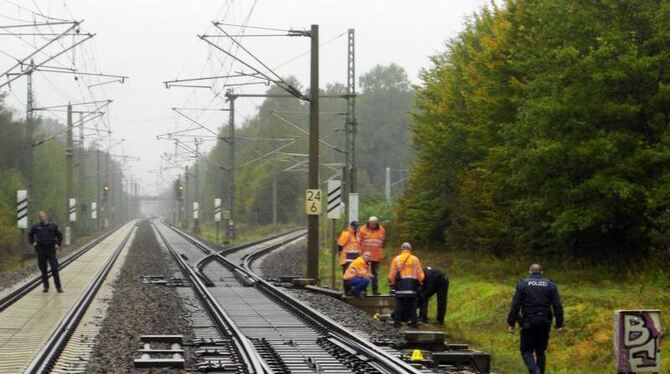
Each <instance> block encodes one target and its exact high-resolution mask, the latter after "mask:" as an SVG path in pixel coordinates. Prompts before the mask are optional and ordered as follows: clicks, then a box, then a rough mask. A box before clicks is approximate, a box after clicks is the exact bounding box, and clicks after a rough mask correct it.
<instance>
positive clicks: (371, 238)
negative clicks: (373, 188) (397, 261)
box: [358, 216, 386, 295]
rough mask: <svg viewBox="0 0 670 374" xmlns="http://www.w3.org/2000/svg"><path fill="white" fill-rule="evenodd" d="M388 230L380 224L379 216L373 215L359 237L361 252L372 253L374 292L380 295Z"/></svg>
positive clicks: (371, 266)
mask: <svg viewBox="0 0 670 374" xmlns="http://www.w3.org/2000/svg"><path fill="white" fill-rule="evenodd" d="M385 238H386V230H385V229H384V226H382V225H380V224H379V218H377V217H375V216H372V217H370V219H369V220H368V223H366V224H365V225H363V227H361V232H360V233H359V234H358V239H359V240H360V242H361V253H366V252H369V253H370V270H371V271H372V293H373V294H374V295H379V263H380V262H381V261H382V260H383V259H384V239H385Z"/></svg>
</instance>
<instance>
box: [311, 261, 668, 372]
mask: <svg viewBox="0 0 670 374" xmlns="http://www.w3.org/2000/svg"><path fill="white" fill-rule="evenodd" d="M329 254H330V251H329V250H325V249H324V250H322V251H321V266H320V274H321V283H322V284H323V285H330V279H331V277H330V274H331V270H330V269H331V268H330V266H331V265H330V264H331V262H330V255H329ZM391 254H392V253H390V252H389V251H388V250H387V259H386V261H387V262H388V261H389V260H390V257H391ZM417 255H418V256H419V258H420V259H421V261H422V263H424V264H427V265H431V266H435V267H437V268H440V269H443V270H447V273H448V275H449V280H450V288H449V305H448V310H447V318H446V322H445V328H444V329H445V332H446V334H447V336H448V338H449V340H451V341H455V342H467V343H469V344H471V345H472V346H473V347H475V348H477V349H480V350H483V351H486V352H489V353H491V354H492V356H493V366H494V368H495V369H496V371H498V372H500V373H504V374H517V373H524V372H526V371H525V367H524V366H523V363H522V361H521V358H520V356H519V352H518V345H519V341H518V339H519V334H518V332H517V333H515V334H513V335H511V334H509V333H508V332H507V330H506V328H507V327H506V322H505V320H506V317H507V313H508V311H509V306H510V302H511V300H512V295H513V293H514V286H515V284H516V282H517V281H518V280H520V279H521V278H523V277H525V276H526V274H527V267H528V265H529V264H530V262H529V261H525V260H514V261H513V260H499V259H496V258H494V257H493V256H491V255H489V254H485V253H476V254H473V253H464V252H449V253H447V252H446V251H445V250H441V251H438V250H422V251H421V250H420V251H418V252H417ZM387 271H388V267H387V266H383V267H382V269H381V270H380V273H381V275H382V276H381V277H380V278H382V279H380V287H381V289H382V290H383V291H387V290H388V288H387V281H386V279H385V278H386V274H387ZM545 274H546V276H547V277H549V278H551V279H553V280H555V281H556V282H557V283H558V286H559V291H560V293H561V298H562V301H563V306H564V308H565V326H566V329H565V330H564V331H563V332H562V333H560V334H558V333H555V332H552V336H551V340H550V344H549V352H548V366H547V372H548V373H552V374H567V373H570V374H579V373H585V374H586V373H589V374H591V373H613V372H616V371H615V369H614V360H613V358H612V357H613V341H612V339H613V323H614V320H613V318H614V317H613V312H614V311H615V310H616V309H660V310H661V319H662V324H663V327H665V329H666V330H667V326H668V323H669V322H670V316H669V315H668V312H670V310H669V306H670V287H669V286H668V282H670V277H669V276H668V274H666V273H664V272H663V271H661V270H658V269H657V270H651V271H650V270H646V271H638V272H636V271H634V270H630V271H629V272H626V273H614V272H613V271H612V270H611V269H607V268H588V267H584V268H582V267H576V266H573V267H565V266H564V268H563V269H560V270H556V269H551V268H547V269H546V271H545ZM336 276H337V278H338V281H337V284H338V286H340V285H341V275H340V271H339V268H338V270H337V271H336ZM434 316H435V301H434V300H432V302H431V305H430V310H429V318H431V319H432V318H434ZM662 367H663V368H664V370H667V369H668V368H670V355H668V354H664V355H662Z"/></svg>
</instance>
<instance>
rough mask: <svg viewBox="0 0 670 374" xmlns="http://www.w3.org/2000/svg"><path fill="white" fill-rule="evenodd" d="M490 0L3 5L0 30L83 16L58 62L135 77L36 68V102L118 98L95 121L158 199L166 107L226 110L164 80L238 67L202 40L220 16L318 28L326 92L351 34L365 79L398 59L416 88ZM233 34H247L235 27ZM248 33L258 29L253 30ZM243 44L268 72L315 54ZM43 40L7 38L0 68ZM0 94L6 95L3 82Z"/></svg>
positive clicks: (0, 42)
mask: <svg viewBox="0 0 670 374" xmlns="http://www.w3.org/2000/svg"><path fill="white" fill-rule="evenodd" d="M488 3H489V1H487V0H418V1H400V0H337V1H335V0H328V1H326V0H282V1H279V0H257V1H254V0H190V1H186V0H180V1H177V0H132V1H131V0H0V24H2V25H8V24H16V23H19V22H20V21H19V20H40V19H41V18H40V16H36V15H35V14H33V12H38V13H42V14H45V15H48V16H51V17H57V18H65V19H73V18H74V19H78V20H84V21H85V22H84V23H83V24H82V31H85V32H91V33H96V36H95V37H94V38H93V39H91V40H90V41H88V42H86V43H84V44H82V46H81V47H78V48H77V49H76V51H75V52H68V53H67V54H65V55H63V56H61V57H60V58H59V59H58V61H54V62H52V63H51V65H57V66H72V65H73V64H74V65H76V66H77V68H78V69H79V70H80V71H100V72H104V73H109V74H120V75H127V76H129V77H130V79H129V80H128V81H126V82H125V84H108V85H103V86H97V87H92V88H90V89H87V87H86V86H87V85H88V84H93V83H97V82H101V81H104V80H98V79H94V78H91V79H88V78H86V79H84V78H83V79H82V80H80V81H77V82H75V81H74V79H73V77H72V76H69V75H64V74H53V73H51V74H50V73H37V74H35V76H34V83H33V85H34V93H35V100H36V103H37V106H51V105H59V104H64V103H66V102H67V101H71V102H80V101H82V100H90V99H91V98H93V99H103V98H110V99H113V100H114V102H113V103H112V105H111V107H110V108H109V109H108V110H107V114H106V117H105V118H104V119H103V120H101V121H100V122H98V123H96V124H95V126H98V127H104V126H111V129H112V131H113V132H114V133H113V134H112V137H113V138H115V139H119V138H124V139H126V141H125V142H124V143H123V144H121V145H119V146H118V147H117V148H114V152H113V153H115V154H127V155H132V156H137V157H140V158H141V160H140V161H139V162H132V163H129V165H130V169H129V172H130V174H131V175H132V176H133V177H134V178H136V179H137V180H139V182H140V183H141V186H142V191H143V193H149V194H151V193H156V192H157V191H158V190H161V189H163V188H164V187H165V183H167V181H168V180H169V178H171V177H172V176H173V175H174V174H176V171H173V172H166V173H164V174H163V179H158V178H157V176H158V174H156V173H155V172H153V171H154V170H156V169H158V168H159V167H160V166H161V165H166V164H165V163H164V162H162V161H161V158H160V156H161V155H162V154H163V153H164V152H170V151H173V150H174V146H173V145H171V144H170V143H168V142H167V141H165V140H157V139H156V135H157V134H160V133H165V132H167V131H173V130H177V129H183V128H186V126H188V123H187V122H186V121H184V120H182V119H181V118H180V117H179V116H178V115H176V114H175V113H174V112H172V111H171V109H170V108H172V107H210V108H215V107H221V106H222V105H224V104H223V101H222V98H221V97H218V98H214V93H215V90H208V89H187V88H171V89H169V90H168V89H165V87H164V85H163V83H162V82H163V81H165V80H170V79H175V78H190V77H200V76H207V75H218V74H223V73H224V72H227V71H229V70H231V69H232V70H237V69H239V68H240V65H231V59H230V58H226V57H225V55H224V54H223V53H221V52H218V51H215V50H214V49H213V48H211V47H208V46H207V44H206V43H205V42H203V41H201V40H199V39H198V37H197V35H198V34H203V33H215V32H216V31H217V30H216V29H215V28H214V27H213V26H212V23H211V22H212V21H213V20H219V21H222V22H227V23H231V24H242V23H245V22H246V23H247V25H249V26H264V27H273V28H280V29H289V28H293V29H307V28H309V25H310V24H319V25H320V34H321V42H322V43H324V42H327V43H325V45H323V46H322V48H321V51H320V54H321V63H320V69H321V72H320V76H321V81H320V85H321V86H322V87H325V85H326V84H328V83H334V82H344V81H345V79H346V37H345V35H344V34H343V33H345V32H346V30H347V29H348V28H354V29H355V30H356V70H357V75H359V76H360V75H361V74H362V73H365V72H366V71H368V70H369V69H371V68H372V67H373V66H375V65H377V64H389V63H397V64H399V65H400V66H402V67H403V68H405V70H406V71H407V73H408V76H409V78H410V80H411V81H412V82H413V83H418V74H419V71H420V70H421V69H422V68H424V67H427V66H429V59H428V57H429V56H430V55H432V54H435V53H436V52H439V51H442V50H444V43H445V41H446V40H448V39H449V38H450V37H453V36H455V35H456V33H458V32H459V31H460V30H461V29H462V28H463V25H464V22H465V21H466V19H467V18H468V17H470V16H471V15H472V14H473V13H474V12H476V11H478V10H479V9H481V7H482V6H484V5H486V4H488ZM57 30H60V29H57ZM227 30H228V31H231V32H237V31H239V29H238V28H235V27H232V28H229V29H227ZM43 31H46V30H43ZM246 32H247V33H252V32H259V31H258V30H250V29H247V30H246ZM242 42H243V43H244V45H245V47H247V48H249V49H250V50H251V51H253V52H254V53H255V54H257V55H258V56H259V57H260V58H261V59H262V60H263V62H265V63H266V64H267V65H268V66H270V67H275V66H278V65H281V64H282V63H283V62H285V61H288V60H291V59H292V58H294V57H295V56H297V55H300V54H302V53H303V52H306V51H307V50H308V48H309V40H308V39H306V38H285V37H284V38H263V39H259V38H253V39H252V38H247V39H243V40H242ZM37 44H40V40H39V39H36V38H34V37H23V39H22V40H19V39H18V38H17V37H15V36H2V39H0V52H2V53H1V54H0V71H5V70H6V69H8V68H9V67H10V66H11V64H12V60H11V58H10V57H9V56H11V57H13V58H23V57H25V56H26V55H27V54H28V53H30V51H31V49H32V45H37ZM220 44H221V46H223V47H224V48H227V46H228V45H227V44H226V43H225V42H224V41H221V42H220ZM52 47H54V46H52ZM56 47H58V45H55V47H54V48H56ZM55 50H56V49H52V50H51V52H53V51H55ZM238 52H241V51H238ZM238 55H239V56H244V55H243V54H242V53H238ZM36 62H37V61H36ZM308 64H309V57H308V55H304V56H302V57H301V58H298V59H296V60H295V61H293V62H291V63H289V64H286V65H283V66H281V67H279V68H277V72H278V73H279V74H280V75H282V76H290V75H292V76H295V77H297V78H298V79H299V81H300V82H301V84H302V87H303V88H306V87H307V86H308V81H309V65H308ZM247 70H248V69H247ZM3 79H4V78H3ZM25 81H26V79H25V78H21V79H19V80H17V81H16V82H14V83H13V84H12V87H11V91H10V92H9V95H8V98H7V103H8V104H9V105H10V106H11V107H13V108H14V109H15V110H16V115H17V116H20V117H23V116H24V113H25V102H26V86H25ZM262 90H263V88H262V87H261V88H247V89H246V90H245V92H261V91H262ZM0 91H6V87H5V88H3V89H0ZM259 103H260V102H259V101H253V100H244V101H243V102H242V101H240V103H239V104H238V108H239V114H238V118H240V120H238V123H239V122H241V121H243V119H244V118H248V117H250V116H252V115H253V114H254V111H255V108H256V106H257V105H259ZM42 115H44V116H50V117H54V118H57V119H60V120H61V121H63V120H64V118H65V116H64V115H63V113H59V112H48V113H43V114H42ZM194 115H197V116H200V117H199V118H200V120H201V121H202V122H203V123H205V124H207V125H208V126H211V127H213V128H215V127H217V126H220V125H222V124H225V123H227V121H226V117H225V116H226V115H225V113H215V112H206V113H204V114H203V113H202V112H200V113H194Z"/></svg>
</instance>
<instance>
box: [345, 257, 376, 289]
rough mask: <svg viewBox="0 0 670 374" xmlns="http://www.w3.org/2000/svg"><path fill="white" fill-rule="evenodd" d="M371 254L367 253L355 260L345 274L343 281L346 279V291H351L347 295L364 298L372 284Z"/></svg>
mask: <svg viewBox="0 0 670 374" xmlns="http://www.w3.org/2000/svg"><path fill="white" fill-rule="evenodd" d="M371 277H372V273H370V253H369V252H365V253H363V256H360V257H358V258H357V259H355V260H354V261H353V262H352V263H351V265H349V267H347V270H346V271H345V272H344V275H343V276H342V279H344V286H345V289H348V290H349V291H348V292H347V293H346V294H347V295H349V296H362V295H363V293H364V292H365V290H366V289H367V288H368V284H370V278H371Z"/></svg>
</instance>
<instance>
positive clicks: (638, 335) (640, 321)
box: [615, 311, 661, 373]
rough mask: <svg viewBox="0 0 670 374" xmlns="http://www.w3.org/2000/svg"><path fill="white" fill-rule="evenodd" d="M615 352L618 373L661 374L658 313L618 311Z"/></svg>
mask: <svg viewBox="0 0 670 374" xmlns="http://www.w3.org/2000/svg"><path fill="white" fill-rule="evenodd" d="M615 316H616V321H617V322H616V327H615V328H616V330H615V337H616V341H615V350H616V355H617V369H618V371H619V372H621V373H654V372H659V371H660V363H661V360H660V357H659V356H660V351H661V347H660V344H661V332H660V313H659V312H658V311H617V312H616V313H615Z"/></svg>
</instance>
